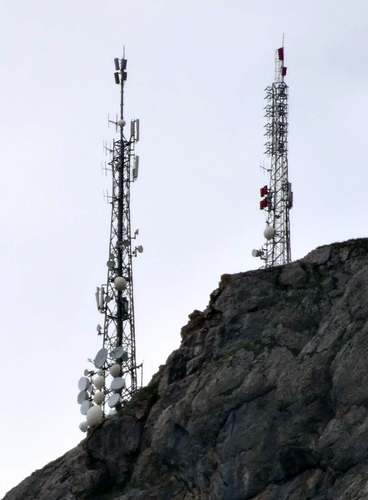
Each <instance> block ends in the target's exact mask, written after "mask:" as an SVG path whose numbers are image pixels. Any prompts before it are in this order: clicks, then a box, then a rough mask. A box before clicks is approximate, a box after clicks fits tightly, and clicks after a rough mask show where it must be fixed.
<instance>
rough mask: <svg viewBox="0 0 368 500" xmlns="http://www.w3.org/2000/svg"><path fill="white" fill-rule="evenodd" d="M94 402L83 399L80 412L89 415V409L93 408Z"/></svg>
mask: <svg viewBox="0 0 368 500" xmlns="http://www.w3.org/2000/svg"><path fill="white" fill-rule="evenodd" d="M91 406H92V403H91V401H89V400H87V401H83V403H82V404H81V406H80V412H81V414H82V415H87V412H88V410H89V409H90V408H91Z"/></svg>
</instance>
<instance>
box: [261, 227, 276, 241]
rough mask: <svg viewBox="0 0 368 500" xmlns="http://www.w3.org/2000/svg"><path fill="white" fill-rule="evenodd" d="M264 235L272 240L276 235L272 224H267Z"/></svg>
mask: <svg viewBox="0 0 368 500" xmlns="http://www.w3.org/2000/svg"><path fill="white" fill-rule="evenodd" d="M263 235H264V237H265V238H266V240H272V238H273V237H274V236H275V230H274V228H273V227H272V226H270V225H269V224H267V226H266V228H265V230H264V232H263Z"/></svg>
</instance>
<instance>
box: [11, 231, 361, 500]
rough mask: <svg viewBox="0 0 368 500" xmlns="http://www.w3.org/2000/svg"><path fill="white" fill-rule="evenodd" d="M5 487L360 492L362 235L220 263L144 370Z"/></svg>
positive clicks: (258, 497) (154, 492) (349, 496)
mask: <svg viewBox="0 0 368 500" xmlns="http://www.w3.org/2000/svg"><path fill="white" fill-rule="evenodd" d="M5 499H6V500H31V499H32V500H79V499H88V500H205V499H210V500H222V499H224V500H247V499H249V500H250V499H251V500H303V499H305V500H307V499H316V500H354V499H357V500H358V499H368V240H367V239H361V240H353V241H347V242H345V243H338V244H334V245H330V246H324V247H321V248H318V249H317V250H314V251H313V252H311V253H310V254H309V255H307V257H306V258H304V259H302V260H300V261H298V262H295V263H292V264H290V265H288V266H283V267H278V268H274V269H268V270H259V271H251V272H247V273H239V274H234V275H224V276H223V277H222V279H221V282H220V285H219V288H218V289H217V290H215V292H213V293H212V295H211V300H210V303H209V305H208V307H207V308H206V309H205V310H204V311H203V312H201V311H194V313H192V314H191V315H190V320H189V323H188V324H187V325H186V326H185V327H184V328H183V329H182V344H181V347H180V348H179V349H178V350H176V351H174V352H173V353H172V354H171V356H170V357H169V358H168V360H167V362H166V364H165V365H164V366H162V367H160V370H159V372H158V373H157V374H156V375H155V376H154V377H153V379H152V381H151V383H150V384H149V385H148V386H147V387H146V388H144V389H142V390H141V391H139V392H138V393H137V394H136V395H135V397H134V399H133V400H132V401H131V402H129V404H128V405H126V407H125V408H124V409H123V410H122V411H121V412H120V414H119V415H118V416H116V417H114V418H112V419H109V420H107V421H106V422H105V423H104V424H103V425H102V426H101V427H100V428H98V429H96V430H95V431H94V432H92V433H90V435H88V437H87V438H86V439H85V440H84V441H82V442H81V443H80V444H79V445H78V446H77V447H76V448H75V449H74V450H71V451H70V452H68V453H67V454H66V455H64V456H63V457H61V458H59V459H58V460H55V461H54V462H52V463H50V464H49V465H47V466H46V467H45V468H44V469H42V470H40V471H36V472H35V473H34V474H32V476H30V477H29V478H27V479H25V480H24V481H23V482H22V483H21V484H20V485H19V486H17V487H16V488H14V489H13V490H12V491H10V492H9V493H8V494H7V495H6V496H5Z"/></svg>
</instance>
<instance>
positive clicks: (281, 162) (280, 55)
mask: <svg viewBox="0 0 368 500" xmlns="http://www.w3.org/2000/svg"><path fill="white" fill-rule="evenodd" d="M285 76H286V67H285V66H284V48H283V47H282V48H280V49H278V50H277V51H276V61H275V80H274V82H273V83H272V85H270V86H269V87H267V88H266V90H265V92H266V95H265V99H266V106H265V117H266V119H267V123H266V125H265V136H266V138H267V141H266V143H265V154H266V155H267V156H268V157H269V158H270V164H269V167H268V168H267V170H268V172H269V176H270V177H269V185H266V186H263V187H262V188H261V193H260V194H261V198H262V199H261V201H260V208H261V210H265V212H266V229H265V231H264V236H265V238H266V242H265V244H264V245H263V246H262V248H261V249H260V250H254V251H253V255H254V256H256V257H260V258H261V259H262V260H263V261H264V267H272V266H277V265H282V264H287V263H288V262H290V260H291V249H290V218H289V211H290V208H291V207H292V204H293V194H292V190H291V183H290V182H289V178H288V86H287V84H286V83H285V81H284V77H285Z"/></svg>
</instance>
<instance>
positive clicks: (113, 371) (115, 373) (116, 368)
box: [110, 363, 121, 377]
mask: <svg viewBox="0 0 368 500" xmlns="http://www.w3.org/2000/svg"><path fill="white" fill-rule="evenodd" d="M120 373H121V368H120V365H118V364H117V363H116V364H115V365H112V366H110V375H111V376H112V377H120Z"/></svg>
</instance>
